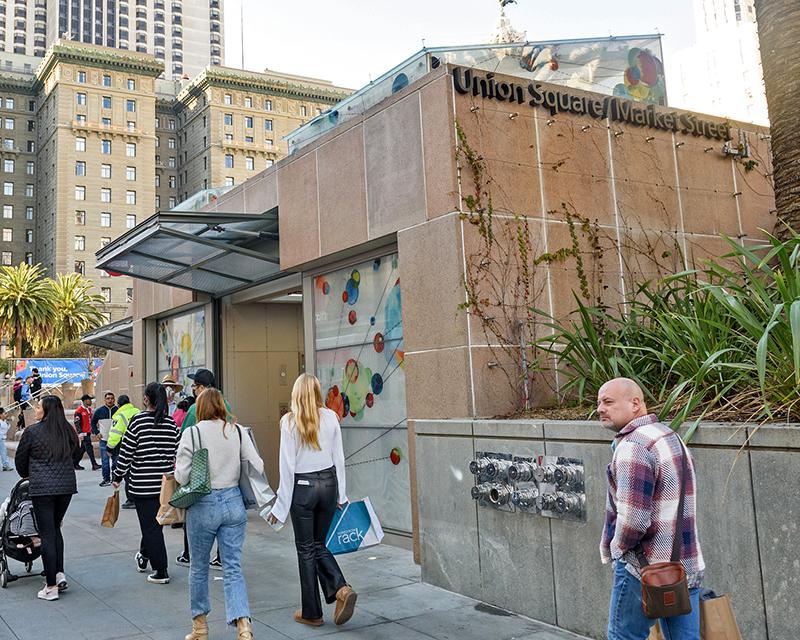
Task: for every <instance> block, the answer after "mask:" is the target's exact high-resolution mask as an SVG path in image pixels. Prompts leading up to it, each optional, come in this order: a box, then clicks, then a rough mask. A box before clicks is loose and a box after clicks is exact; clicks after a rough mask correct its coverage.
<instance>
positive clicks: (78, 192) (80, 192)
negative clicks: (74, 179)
mask: <svg viewBox="0 0 800 640" xmlns="http://www.w3.org/2000/svg"><path fill="white" fill-rule="evenodd" d="M75 199H76V200H86V187H81V186H76V187H75Z"/></svg>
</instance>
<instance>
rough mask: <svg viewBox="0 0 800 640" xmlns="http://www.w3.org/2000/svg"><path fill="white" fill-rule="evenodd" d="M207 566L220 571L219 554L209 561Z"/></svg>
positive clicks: (220, 561)
mask: <svg viewBox="0 0 800 640" xmlns="http://www.w3.org/2000/svg"><path fill="white" fill-rule="evenodd" d="M208 566H209V567H211V568H212V569H215V570H217V571H222V560H220V559H219V556H217V557H216V558H214V559H213V560H212V561H211V562H209V563H208Z"/></svg>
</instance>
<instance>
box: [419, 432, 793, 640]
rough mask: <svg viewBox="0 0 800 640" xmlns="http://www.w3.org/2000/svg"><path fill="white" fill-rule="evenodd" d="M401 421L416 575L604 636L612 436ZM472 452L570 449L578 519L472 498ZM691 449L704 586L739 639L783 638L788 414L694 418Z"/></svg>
mask: <svg viewBox="0 0 800 640" xmlns="http://www.w3.org/2000/svg"><path fill="white" fill-rule="evenodd" d="M412 428H413V431H414V434H415V445H416V485H417V499H418V503H417V508H418V511H419V531H420V555H421V562H422V577H423V580H425V581H426V582H430V583H431V584H435V585H438V586H440V587H444V588H445V589H449V590H451V591H456V592H458V593H462V594H465V595H468V596H471V597H474V598H478V599H480V600H483V601H485V602H488V603H490V604H493V605H496V606H498V607H502V608H505V609H508V610H510V611H514V612H517V613H521V614H524V615H527V616H530V617H532V618H535V619H537V620H542V621H544V622H547V623H550V624H553V625H557V626H559V627H562V628H565V629H569V630H571V631H574V632H576V633H581V634H585V635H588V636H590V637H592V638H604V637H605V630H606V625H607V619H608V616H607V608H608V600H609V595H610V589H611V568H610V567H609V566H605V565H602V564H601V563H600V556H599V550H598V544H599V541H600V535H601V531H602V526H603V522H604V501H605V495H606V484H605V468H606V465H607V464H608V462H609V461H610V458H611V450H610V448H609V445H610V441H611V433H610V432H608V431H606V430H604V429H602V428H601V427H600V426H599V425H598V423H596V422H542V421H479V420H476V421H461V422H459V421H453V420H429V421H421V420H415V421H413V422H412ZM748 437H749V438H750V442H749V445H748V446H747V447H746V448H744V449H742V445H744V443H745V441H746V439H747V438H748ZM482 450H483V451H487V450H488V451H498V452H506V451H507V452H510V453H516V454H520V455H533V454H546V455H566V456H570V457H576V458H582V459H583V461H584V465H585V471H586V501H587V502H586V504H587V512H588V516H587V520H586V522H585V523H575V522H567V521H562V520H550V519H547V518H543V517H540V516H535V515H528V514H523V513H506V512H501V511H496V510H493V509H489V508H484V507H479V506H478V505H477V503H476V502H475V501H473V500H472V499H471V497H470V488H471V487H472V485H473V484H474V479H473V476H472V475H471V474H470V472H469V469H468V463H469V461H470V460H471V459H472V458H473V456H474V453H475V451H482ZM690 450H691V453H692V455H693V456H694V460H695V465H696V468H697V474H698V511H699V513H698V516H699V534H700V543H701V547H702V550H703V554H704V556H705V560H706V586H707V587H709V588H712V589H714V590H715V591H716V592H717V593H729V594H730V595H731V597H732V600H733V606H734V609H735V612H736V616H737V619H738V621H739V626H740V628H741V631H742V636H743V637H744V638H747V639H748V640H795V638H796V637H797V625H796V622H795V621H794V620H792V618H791V615H790V613H789V612H790V611H793V610H798V609H800V550H798V546H797V540H798V537H797V534H798V526H799V525H798V521H799V517H800V493H798V491H797V490H796V487H795V484H796V483H795V481H793V480H792V479H793V478H796V477H797V474H798V471H800V455H798V454H800V425H789V426H762V427H760V428H759V429H757V430H756V429H755V428H753V427H744V426H740V427H737V426H736V425H722V424H712V423H709V424H704V425H702V426H701V428H700V429H699V430H698V432H697V433H696V435H695V437H694V438H693V440H692V442H691V446H690Z"/></svg>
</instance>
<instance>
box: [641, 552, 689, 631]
mask: <svg viewBox="0 0 800 640" xmlns="http://www.w3.org/2000/svg"><path fill="white" fill-rule="evenodd" d="M641 577H642V606H643V608H644V614H645V615H646V616H647V617H648V618H651V619H655V618H671V617H673V616H683V615H686V614H687V613H691V611H692V603H691V601H690V600H689V585H688V583H687V581H686V572H685V571H684V569H683V565H682V564H681V563H680V562H657V563H655V564H648V565H647V566H646V567H642V569H641Z"/></svg>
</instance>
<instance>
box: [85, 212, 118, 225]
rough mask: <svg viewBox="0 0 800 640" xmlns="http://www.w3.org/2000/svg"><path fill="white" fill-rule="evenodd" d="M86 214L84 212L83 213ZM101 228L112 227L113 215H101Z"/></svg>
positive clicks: (104, 213)
mask: <svg viewBox="0 0 800 640" xmlns="http://www.w3.org/2000/svg"><path fill="white" fill-rule="evenodd" d="M81 213H84V212H81ZM100 226H101V227H110V226H111V214H110V213H106V212H103V213H101V214H100Z"/></svg>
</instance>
